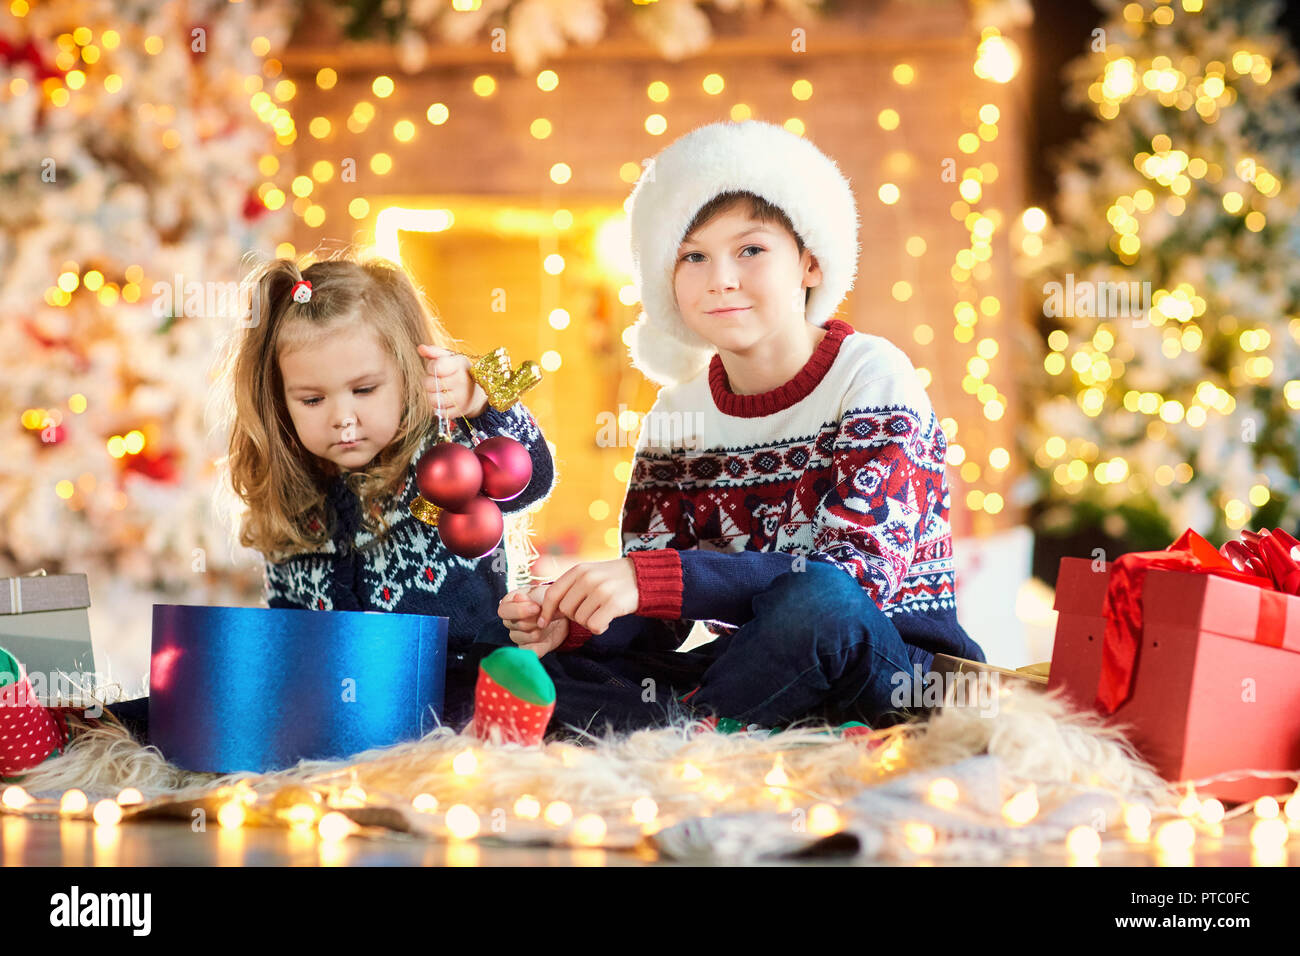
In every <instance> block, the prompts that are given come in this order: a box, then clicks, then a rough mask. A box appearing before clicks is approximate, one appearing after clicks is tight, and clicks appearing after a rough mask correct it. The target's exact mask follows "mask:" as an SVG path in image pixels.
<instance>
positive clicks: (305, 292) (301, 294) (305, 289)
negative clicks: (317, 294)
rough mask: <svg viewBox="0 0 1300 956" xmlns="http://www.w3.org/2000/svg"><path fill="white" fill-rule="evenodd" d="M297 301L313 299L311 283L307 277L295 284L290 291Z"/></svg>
mask: <svg viewBox="0 0 1300 956" xmlns="http://www.w3.org/2000/svg"><path fill="white" fill-rule="evenodd" d="M289 294H290V295H291V296H292V297H293V301H295V302H310V301H311V283H310V282H308V281H307V280H306V279H301V280H299V281H298V282H295V283H294V284H293V289H292V290H290V293H289Z"/></svg>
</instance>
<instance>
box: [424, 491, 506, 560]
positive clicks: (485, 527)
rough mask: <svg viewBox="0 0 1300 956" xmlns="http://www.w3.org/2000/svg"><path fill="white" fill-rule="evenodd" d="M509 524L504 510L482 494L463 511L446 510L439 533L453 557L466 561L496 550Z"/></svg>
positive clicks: (441, 515)
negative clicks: (454, 555)
mask: <svg viewBox="0 0 1300 956" xmlns="http://www.w3.org/2000/svg"><path fill="white" fill-rule="evenodd" d="M505 527H506V523H505V520H504V519H503V518H502V517H501V509H500V508H498V507H497V506H496V504H495V503H494V502H492V501H489V500H488V499H487V498H484V497H482V496H481V495H480V496H479V497H477V498H475V499H474V500H473V501H471V502H470V503H469V504H468V505H466V506H465V508H464V510H463V511H444V512H443V513H442V514H440V515H438V534H439V535H440V536H441V537H442V543H443V545H444V546H445V547H446V548H447V550H448V551H450V552H451V553H452V554H456V555H459V556H460V557H462V558H481V557H484V556H485V555H488V554H491V553H492V552H493V551H495V550H496V546H497V545H498V544H500V543H501V533H502V532H503V531H505Z"/></svg>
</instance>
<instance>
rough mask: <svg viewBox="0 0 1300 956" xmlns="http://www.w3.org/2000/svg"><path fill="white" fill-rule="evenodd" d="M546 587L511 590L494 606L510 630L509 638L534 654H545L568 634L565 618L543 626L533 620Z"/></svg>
mask: <svg viewBox="0 0 1300 956" xmlns="http://www.w3.org/2000/svg"><path fill="white" fill-rule="evenodd" d="M546 587H547V586H546V585H542V586H539V587H535V588H533V589H532V590H520V591H511V592H510V593H509V594H507V595H506V596H505V597H504V598H502V599H501V603H500V604H498V605H497V616H498V617H499V618H501V623H502V624H504V625H505V626H506V629H507V630H509V631H510V640H512V641H514V642H515V643H516V644H518V645H519V646H520V647H526V648H528V649H529V650H531V651H533V652H534V653H536V654H537V656H538V657H545V656H546V655H547V654H549V653H550V652H551V651H553V650H555V649H556V648H557V647H559V646H560V645H561V644H563V643H564V640H565V638H567V637H568V636H569V621H568V619H567V618H560V619H559V620H558V621H552V622H551V623H550V624H548V625H547V626H546V627H544V628H543V627H540V626H539V625H538V623H537V613H538V612H539V611H540V610H541V603H542V597H543V595H544V594H545V593H546Z"/></svg>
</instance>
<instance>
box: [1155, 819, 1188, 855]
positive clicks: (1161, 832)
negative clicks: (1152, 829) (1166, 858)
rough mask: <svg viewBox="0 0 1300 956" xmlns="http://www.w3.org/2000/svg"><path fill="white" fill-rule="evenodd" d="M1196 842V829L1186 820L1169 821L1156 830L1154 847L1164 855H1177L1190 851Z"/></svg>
mask: <svg viewBox="0 0 1300 956" xmlns="http://www.w3.org/2000/svg"><path fill="white" fill-rule="evenodd" d="M1195 842H1196V829H1195V827H1193V826H1192V824H1191V821H1189V820H1186V819H1180V820H1169V821H1167V822H1166V823H1162V824H1160V826H1159V827H1158V828H1157V829H1156V836H1155V845H1156V848H1157V849H1158V850H1160V851H1161V852H1164V853H1179V852H1183V851H1186V850H1189V849H1191V847H1192V844H1194V843H1195Z"/></svg>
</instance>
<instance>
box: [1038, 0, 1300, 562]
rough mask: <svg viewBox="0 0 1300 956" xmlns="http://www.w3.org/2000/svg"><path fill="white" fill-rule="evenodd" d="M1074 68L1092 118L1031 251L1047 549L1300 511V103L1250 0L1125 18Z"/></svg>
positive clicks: (1159, 538)
mask: <svg viewBox="0 0 1300 956" xmlns="http://www.w3.org/2000/svg"><path fill="white" fill-rule="evenodd" d="M1099 3H1100V6H1101V7H1102V8H1103V10H1104V11H1106V13H1107V18H1106V20H1105V23H1104V25H1103V27H1102V28H1101V29H1099V30H1097V31H1094V33H1093V37H1092V41H1091V49H1090V52H1089V53H1088V54H1087V55H1085V56H1084V57H1083V58H1081V59H1080V60H1079V61H1077V62H1075V63H1074V64H1072V65H1071V67H1070V68H1069V76H1070V80H1071V83H1072V96H1073V98H1074V99H1076V100H1077V101H1079V102H1081V103H1082V104H1084V105H1085V106H1087V107H1088V108H1090V110H1091V111H1092V112H1093V113H1095V114H1096V116H1097V117H1098V119H1097V122H1095V123H1094V124H1092V125H1091V126H1090V128H1089V129H1088V130H1087V131H1086V133H1085V135H1084V136H1083V137H1082V139H1081V141H1080V142H1078V143H1077V144H1076V145H1075V147H1074V148H1073V149H1072V150H1071V151H1070V152H1069V154H1068V155H1067V156H1066V157H1065V162H1064V163H1063V165H1062V169H1061V172H1060V178H1059V186H1060V193H1059V201H1058V210H1057V211H1058V214H1059V221H1058V222H1057V223H1056V224H1055V225H1054V226H1052V227H1049V228H1048V229H1047V230H1046V232H1044V233H1043V234H1042V236H1041V237H1038V236H1036V235H1034V233H1037V232H1039V231H1041V230H1042V223H1041V217H1040V221H1039V222H1033V221H1032V220H1031V219H1030V217H1029V216H1028V215H1027V216H1026V223H1025V226H1026V227H1027V229H1028V230H1030V235H1028V236H1026V237H1025V239H1024V242H1025V247H1024V248H1025V251H1026V252H1027V253H1031V254H1033V253H1037V256H1036V257H1035V259H1034V273H1033V274H1034V281H1035V295H1037V293H1038V292H1039V291H1040V289H1041V303H1042V314H1041V317H1040V318H1039V320H1038V321H1039V329H1040V331H1041V333H1042V335H1043V338H1044V340H1045V343H1046V347H1045V348H1044V349H1043V353H1045V355H1046V358H1045V360H1044V362H1043V369H1042V374H1041V376H1040V378H1039V381H1038V383H1037V387H1038V388H1039V389H1040V391H1039V393H1038V394H1037V395H1036V396H1034V399H1033V401H1032V406H1033V407H1034V408H1035V410H1036V411H1035V416H1036V417H1035V418H1034V419H1033V420H1031V421H1030V422H1029V423H1028V427H1027V428H1026V431H1025V435H1024V447H1023V449H1022V451H1023V453H1024V454H1025V455H1026V456H1027V457H1031V458H1032V459H1033V461H1034V463H1035V465H1036V469H1037V471H1036V476H1037V480H1038V485H1039V491H1040V500H1041V501H1042V504H1043V506H1044V507H1043V510H1042V515H1041V520H1040V530H1041V531H1043V532H1045V533H1048V534H1061V533H1068V532H1079V531H1082V530H1084V529H1090V530H1093V531H1096V530H1101V531H1103V532H1104V533H1105V534H1106V535H1107V536H1109V537H1110V538H1113V539H1118V540H1121V541H1124V542H1126V543H1127V544H1129V545H1131V546H1134V547H1138V548H1143V549H1145V548H1162V547H1164V546H1166V545H1167V544H1168V543H1169V542H1170V541H1172V540H1173V538H1174V537H1176V536H1177V534H1178V533H1179V532H1180V531H1182V530H1183V529H1184V528H1187V527H1190V528H1193V529H1195V530H1197V531H1198V532H1200V533H1202V534H1204V535H1206V536H1207V537H1210V538H1211V540H1214V541H1215V542H1216V543H1220V542H1222V541H1223V540H1225V539H1227V538H1231V537H1235V536H1236V531H1237V530H1238V529H1241V528H1243V527H1247V526H1249V527H1252V528H1259V527H1270V528H1271V527H1276V526H1283V527H1288V528H1294V526H1295V525H1296V519H1297V517H1300V494H1298V493H1297V492H1300V426H1298V425H1297V418H1296V410H1297V409H1298V408H1300V348H1297V345H1298V343H1300V181H1298V179H1297V177H1300V109H1298V108H1297V103H1296V100H1295V98H1294V89H1293V88H1294V86H1295V83H1296V66H1295V62H1294V58H1293V56H1292V55H1291V52H1290V51H1289V50H1288V49H1287V45H1286V41H1285V38H1284V36H1283V35H1282V34H1281V32H1280V31H1279V29H1278V28H1277V26H1276V15H1277V5H1276V4H1272V3H1261V2H1258V0H1204V2H1202V0H1179V2H1172V3H1170V2H1155V0H1142V2H1122V0H1099Z"/></svg>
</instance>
